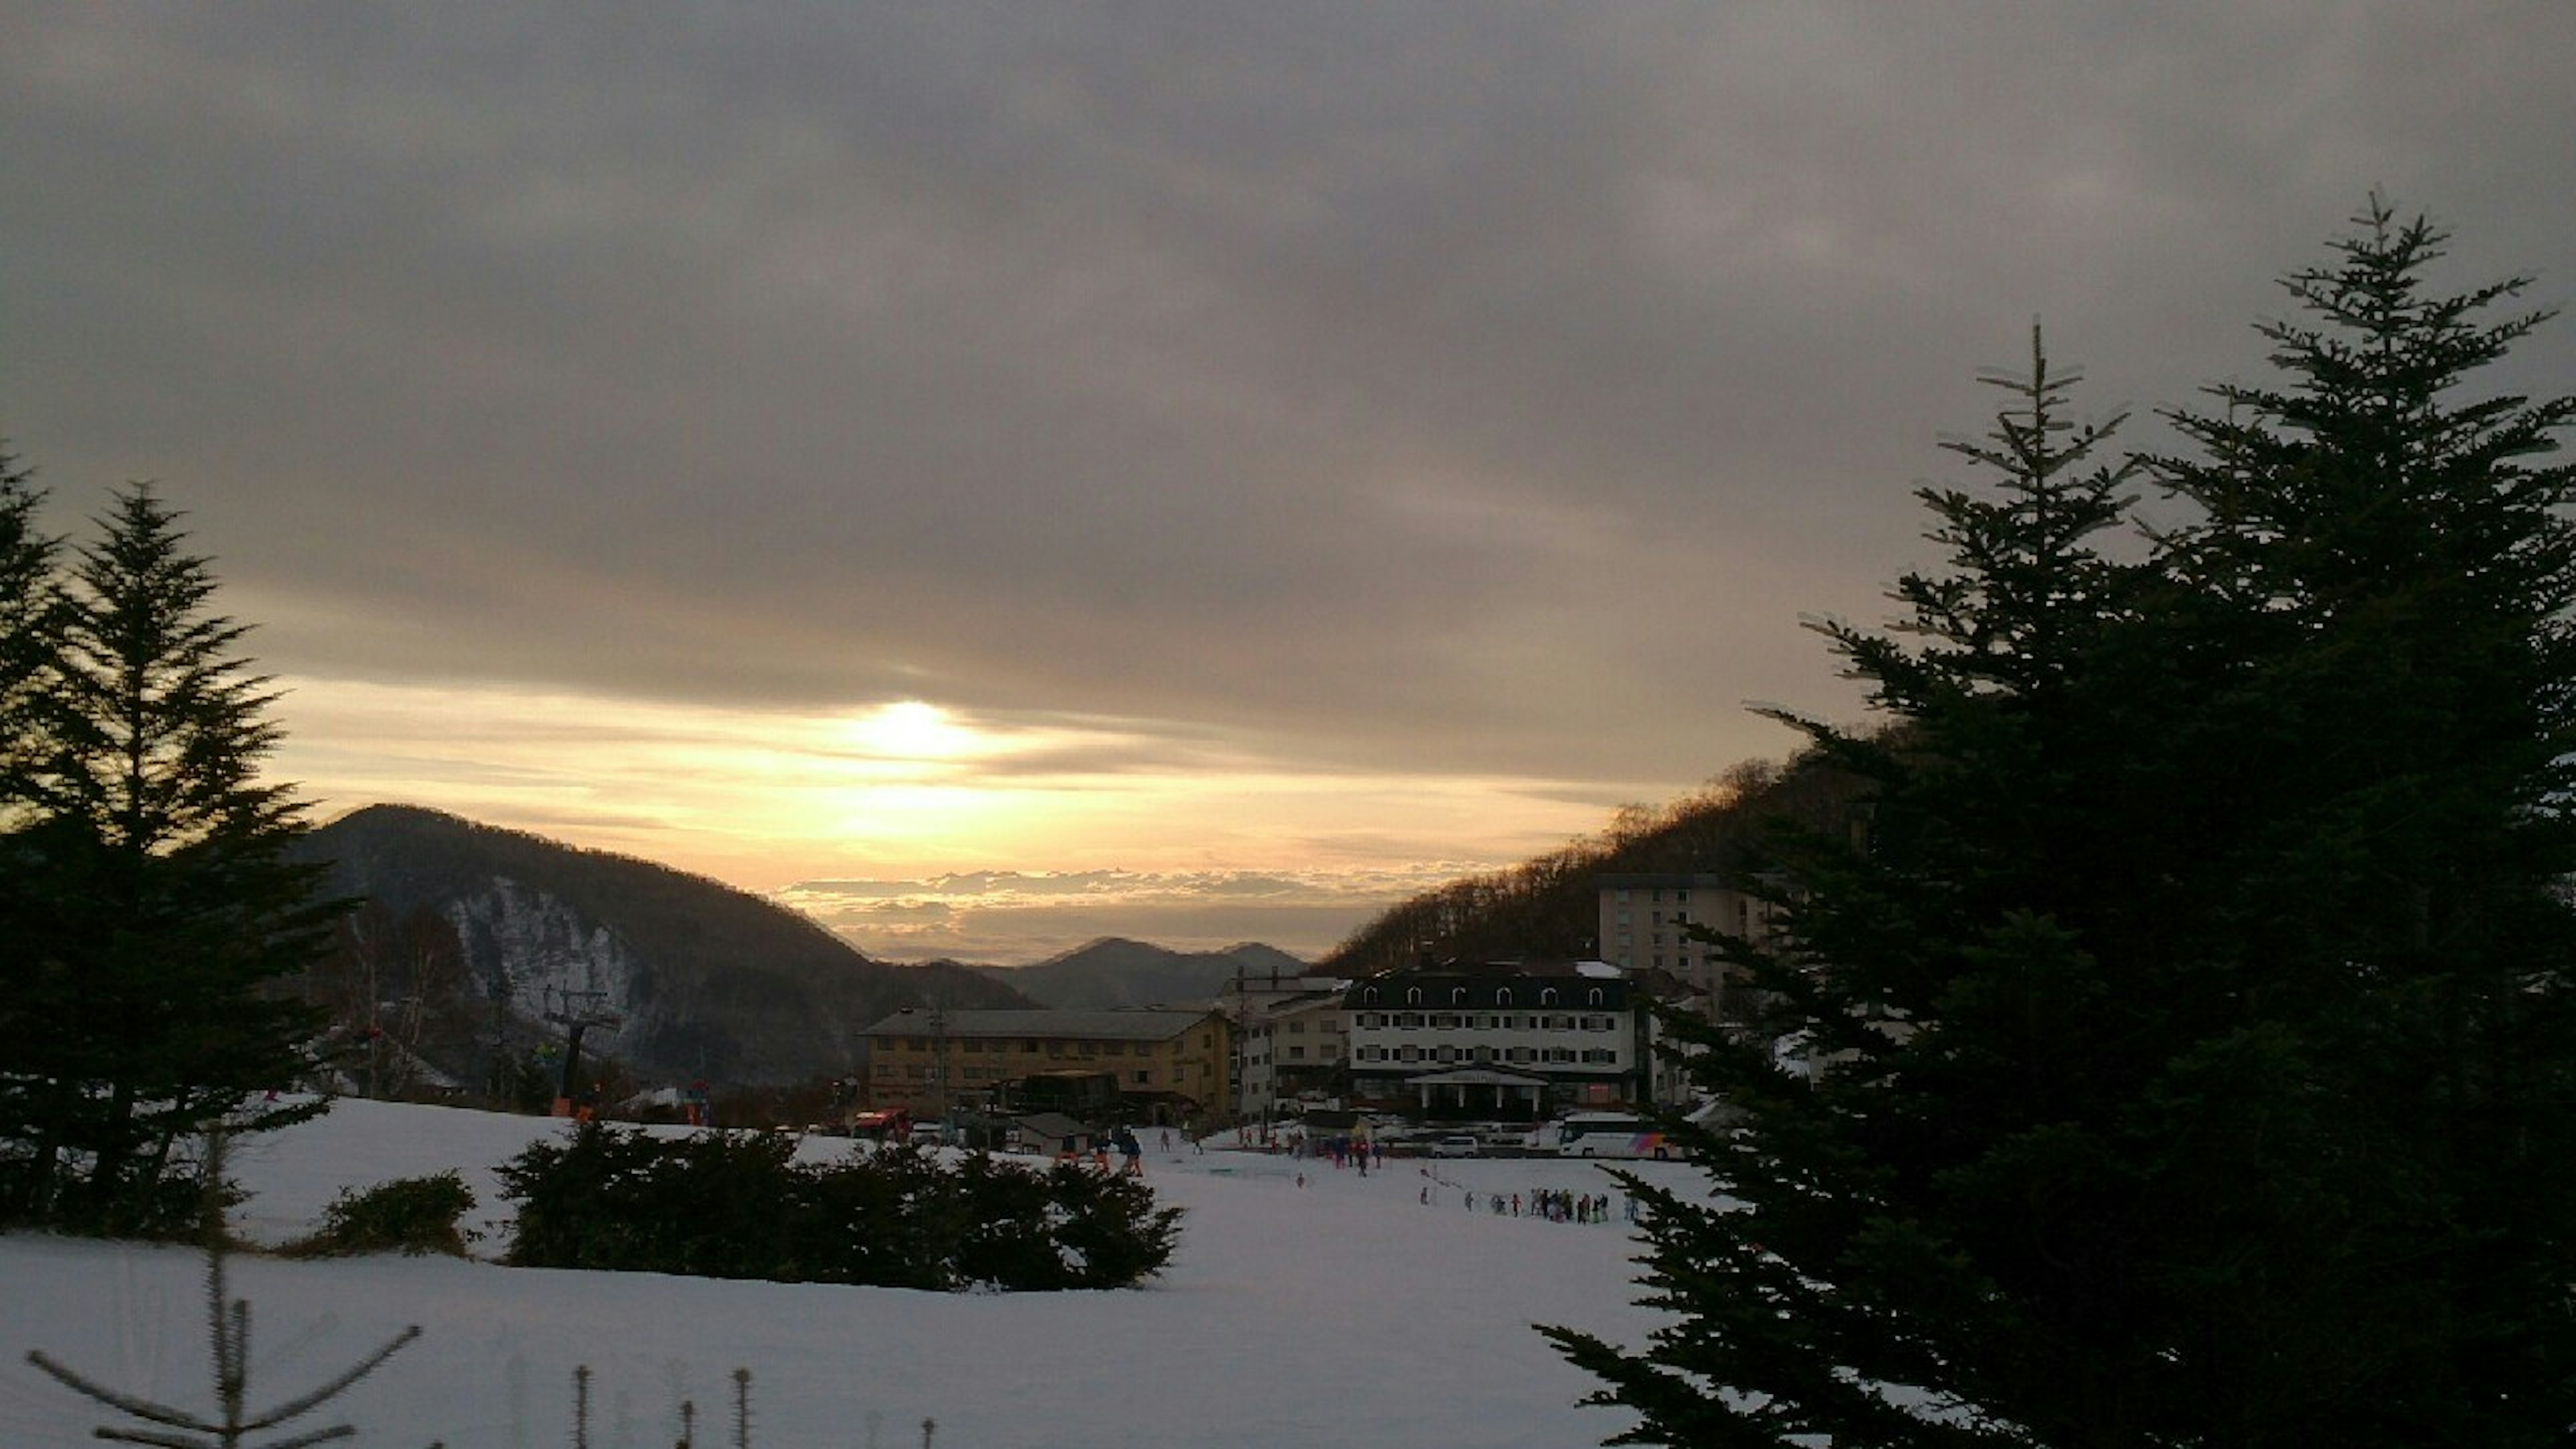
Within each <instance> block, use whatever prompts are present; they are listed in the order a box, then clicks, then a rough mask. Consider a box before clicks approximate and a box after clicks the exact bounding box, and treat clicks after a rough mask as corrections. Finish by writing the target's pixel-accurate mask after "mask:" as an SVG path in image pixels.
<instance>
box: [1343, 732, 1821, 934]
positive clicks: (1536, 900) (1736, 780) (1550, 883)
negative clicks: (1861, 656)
mask: <svg viewBox="0 0 2576 1449" xmlns="http://www.w3.org/2000/svg"><path fill="white" fill-rule="evenodd" d="M1857 793H1858V789H1857V784H1856V782H1855V781H1854V780H1853V779H1852V778H1851V777H1850V776H1848V775H1845V774H1842V773H1839V772H1837V771H1835V770H1834V769H1833V768H1831V767H1830V766H1828V765H1826V764H1825V763H1824V762H1823V761H1822V760H1821V759H1819V758H1817V757H1815V756H1812V755H1801V756H1799V757H1797V758H1795V759H1793V760H1791V761H1790V762H1789V763H1788V764H1786V765H1780V764H1775V763H1772V762H1768V761H1749V762H1747V763H1744V764H1740V765H1737V766H1735V767H1734V768H1733V769H1730V770H1728V771H1727V772H1726V773H1725V774H1723V775H1720V776H1718V777H1717V778H1715V779H1713V780H1711V781H1710V782H1709V783H1708V784H1707V785H1706V786H1705V787H1703V788H1702V789H1700V790H1698V791H1695V792H1694V793H1692V794H1690V795H1687V796H1684V797H1683V798H1681V799H1679V800H1676V801H1673V802H1671V803H1670V804H1667V805H1663V806H1660V807H1652V806H1644V805H1631V806H1628V807H1626V808H1625V809H1623V810H1621V811H1620V812H1619V813H1618V815H1617V817H1616V818H1614V819H1613V820H1612V821H1611V823H1610V824H1609V825H1608V826H1607V827H1606V828H1604V829H1603V830H1602V831H1601V832H1600V833H1599V834H1597V835H1589V836H1585V837H1583V838H1581V839H1578V840H1574V841H1571V842H1569V843H1567V844H1566V845H1565V846H1564V847H1563V848H1562V849H1559V850H1555V851H1551V852H1549V853H1548V854H1546V855H1542V856H1540V857H1538V858H1537V859H1535V860H1531V861H1527V862H1524V863H1523V864H1521V865H1517V866H1514V867H1512V868H1511V869H1509V870H1503V871H1495V872H1491V873H1489V874H1485V875H1473V876H1468V877H1466V878H1464V879H1461V880H1457V881H1453V882H1451V883H1450V884H1448V885H1445V886H1442V887H1441V888H1440V889H1438V890H1435V891H1428V892H1425V893H1423V894H1421V895H1418V896H1415V897H1413V898H1412V899H1410V900H1407V901H1405V902H1403V903H1401V904H1399V905H1397V906H1395V907H1394V908H1393V909H1391V910H1389V911H1387V912H1386V913H1385V914H1383V915H1381V916H1379V917H1378V918H1377V919H1376V920H1374V921H1371V922H1369V923H1368V924H1367V925H1365V926H1363V927H1361V928H1360V929H1359V930H1358V931H1356V932H1354V933H1353V934H1352V936H1351V938H1350V939H1349V940H1347V941H1345V942H1343V943H1342V944H1341V945H1340V946H1338V947H1336V948H1334V950H1333V951H1332V953H1331V954H1330V955H1328V956H1326V957H1325V958H1324V959H1323V960H1322V961H1320V962H1318V963H1317V964H1316V967H1315V969H1316V970H1317V971H1319V972H1331V973H1333V974H1336V975H1343V976H1366V975H1372V974H1375V973H1377V972H1380V971H1386V970H1390V969H1393V968H1395V967H1397V966H1402V965H1405V964H1407V963H1409V962H1412V961H1415V960H1417V959H1419V958H1420V957H1422V956H1424V955H1426V954H1428V955H1431V956H1435V957H1440V958H1443V959H1447V958H1450V957H1462V958H1469V959H1485V960H1506V959H1511V958H1515V957H1558V958H1573V957H1585V956H1592V955H1595V954H1597V950H1598V943H1597V942H1596V941H1595V940H1594V936H1595V935H1596V933H1597V931H1598V922H1599V919H1600V916H1599V896H1598V893H1597V888H1596V886H1595V885H1594V882H1595V881H1596V880H1597V879H1598V878H1599V877H1601V876H1603V875H1605V874H1617V873H1627V872H1635V871H1696V872H1708V873H1713V874H1717V875H1727V876H1740V875H1745V874H1749V873H1751V872H1754V871H1758V870H1761V869H1763V868H1764V865H1765V862H1766V859H1767V857H1768V854H1769V851H1770V848H1771V847H1770V845H1769V844H1768V842H1769V841H1770V840H1771V839H1773V838H1775V831H1776V829H1777V824H1776V823H1774V824H1766V823H1765V822H1766V821H1770V822H1794V823H1795V824H1797V825H1799V826H1801V827H1804V828H1807V829H1814V830H1837V831H1838V830H1843V829H1847V828H1849V819H1848V817H1849V815H1850V812H1851V802H1852V800H1853V799H1854V798H1855V796H1856V795H1857Z"/></svg>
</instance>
